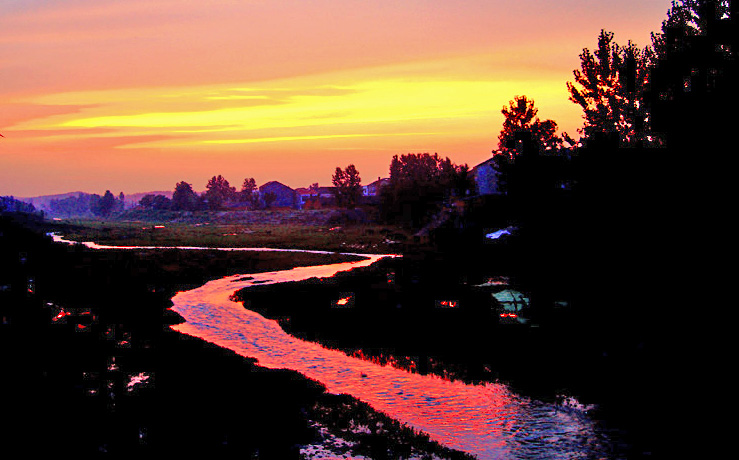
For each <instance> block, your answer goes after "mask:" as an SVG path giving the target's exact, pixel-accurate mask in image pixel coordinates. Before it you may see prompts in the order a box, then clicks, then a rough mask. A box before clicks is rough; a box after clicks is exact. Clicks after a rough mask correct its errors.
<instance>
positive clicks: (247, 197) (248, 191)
mask: <svg viewBox="0 0 739 460" xmlns="http://www.w3.org/2000/svg"><path fill="white" fill-rule="evenodd" d="M256 190H257V182H256V181H255V180H254V178H253V177H249V178H246V179H244V183H243V184H242V186H241V192H240V195H241V201H243V202H245V203H249V205H250V206H255V205H256V198H257V197H256V194H255V193H254V192H255V191H256Z"/></svg>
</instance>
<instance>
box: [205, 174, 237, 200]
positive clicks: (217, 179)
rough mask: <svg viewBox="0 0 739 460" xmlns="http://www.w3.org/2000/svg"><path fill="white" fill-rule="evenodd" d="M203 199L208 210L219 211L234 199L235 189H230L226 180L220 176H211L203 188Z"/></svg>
mask: <svg viewBox="0 0 739 460" xmlns="http://www.w3.org/2000/svg"><path fill="white" fill-rule="evenodd" d="M205 188H206V190H205V199H206V200H207V201H208V207H209V208H210V209H220V208H221V207H222V206H223V204H224V203H225V202H227V201H229V200H231V199H233V198H234V196H235V195H236V188H235V187H232V186H231V185H230V184H229V183H228V180H226V178H224V177H223V176H221V175H220V174H219V175H218V176H213V177H212V178H211V179H210V180H209V181H208V184H207V185H206V186H205Z"/></svg>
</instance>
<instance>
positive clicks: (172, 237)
mask: <svg viewBox="0 0 739 460" xmlns="http://www.w3.org/2000/svg"><path fill="white" fill-rule="evenodd" d="M209 217H213V218H209ZM222 217H223V216H221V218H218V216H204V218H203V219H200V220H199V221H196V220H192V219H189V220H187V221H171V220H170V221H163V220H153V219H152V220H143V219H142V220H100V219H66V220H61V221H56V224H57V228H58V231H60V232H61V233H62V234H64V235H65V236H66V237H67V238H68V239H72V240H75V241H94V242H96V243H99V244H108V245H116V246H119V245H123V246H203V247H265V248H286V249H287V248H289V249H312V250H326V251H336V252H357V253H383V254H384V253H395V252H398V251H399V250H400V247H401V246H402V244H403V243H404V242H407V241H409V240H410V239H411V238H412V236H411V235H410V234H409V233H408V232H405V231H403V230H401V229H398V228H394V227H388V226H383V225H378V224H372V223H366V224H352V225H331V224H325V223H322V222H320V221H316V220H313V221H311V220H304V221H296V220H295V219H282V220H280V219H275V218H274V216H270V217H271V218H270V219H264V222H258V221H234V220H232V219H223V218H222Z"/></svg>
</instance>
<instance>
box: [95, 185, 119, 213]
mask: <svg viewBox="0 0 739 460" xmlns="http://www.w3.org/2000/svg"><path fill="white" fill-rule="evenodd" d="M115 208H116V198H115V196H114V195H113V193H111V191H110V190H106V191H105V194H104V195H103V196H102V197H101V198H100V199H99V200H96V202H95V204H94V205H93V207H92V212H93V214H95V215H96V216H101V217H108V216H110V215H111V214H112V213H113V211H115Z"/></svg>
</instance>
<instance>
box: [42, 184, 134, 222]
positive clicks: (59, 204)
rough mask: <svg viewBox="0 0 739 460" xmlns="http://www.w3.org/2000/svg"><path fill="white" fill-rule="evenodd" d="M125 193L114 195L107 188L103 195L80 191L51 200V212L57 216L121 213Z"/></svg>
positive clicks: (107, 215) (106, 215)
mask: <svg viewBox="0 0 739 460" xmlns="http://www.w3.org/2000/svg"><path fill="white" fill-rule="evenodd" d="M124 200H125V195H124V194H123V192H120V193H119V194H118V197H116V196H114V195H113V193H111V191H110V190H106V191H105V194H103V196H100V195H98V194H95V193H93V194H88V193H80V194H79V195H77V196H70V197H67V198H61V199H58V200H51V201H50V202H49V212H50V213H51V214H52V215H56V216H65V217H69V216H96V217H110V216H111V215H113V214H115V213H120V212H122V211H123V209H124V207H125V206H124Z"/></svg>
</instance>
